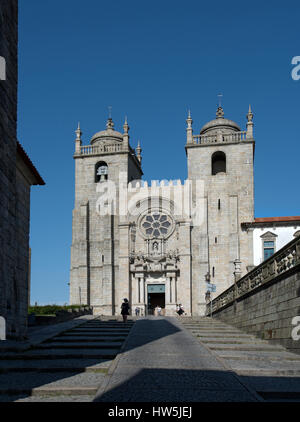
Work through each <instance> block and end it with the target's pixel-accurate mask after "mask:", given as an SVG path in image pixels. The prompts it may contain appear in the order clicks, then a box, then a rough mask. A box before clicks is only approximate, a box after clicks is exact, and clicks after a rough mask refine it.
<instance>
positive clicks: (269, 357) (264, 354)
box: [217, 350, 300, 364]
mask: <svg viewBox="0 0 300 422" xmlns="http://www.w3.org/2000/svg"><path fill="white" fill-rule="evenodd" d="M217 354H218V356H220V357H221V358H223V359H231V360H240V361H241V360H265V361H283V360H284V361H292V362H299V364H300V356H299V355H296V354H293V353H289V352H285V351H271V350H268V351H260V352H259V353H258V352H257V351H253V350H252V351H250V350H246V351H243V350H220V351H219V352H218V353H217Z"/></svg>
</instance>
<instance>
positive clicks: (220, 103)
mask: <svg viewBox="0 0 300 422" xmlns="http://www.w3.org/2000/svg"><path fill="white" fill-rule="evenodd" d="M218 97H219V107H222V97H223V94H218Z"/></svg>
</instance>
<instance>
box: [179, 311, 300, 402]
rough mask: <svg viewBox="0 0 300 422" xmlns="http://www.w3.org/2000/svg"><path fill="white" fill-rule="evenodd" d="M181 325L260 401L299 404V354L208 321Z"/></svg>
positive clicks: (210, 320) (220, 323) (203, 319)
mask: <svg viewBox="0 0 300 422" xmlns="http://www.w3.org/2000/svg"><path fill="white" fill-rule="evenodd" d="M182 323H183V326H184V327H185V328H186V329H187V330H189V331H190V333H191V334H192V335H193V336H194V337H195V338H196V339H197V340H198V341H199V342H200V344H202V345H204V346H205V347H207V349H208V350H210V351H211V353H213V354H214V355H215V356H216V357H218V359H220V361H221V362H222V363H223V364H224V366H225V367H227V368H228V369H231V370H232V371H234V372H235V373H236V374H237V375H238V376H239V379H240V380H241V382H242V383H244V384H246V385H248V386H249V387H250V388H251V389H253V390H254V391H256V392H257V393H258V394H259V396H260V397H262V398H263V399H264V400H266V401H297V402H300V355H298V354H295V353H290V352H288V351H287V350H286V349H285V348H283V347H282V346H280V345H270V344H269V343H268V342H267V341H263V340H260V339H258V338H256V337H254V336H252V335H249V334H245V333H243V332H242V331H240V330H238V329H237V328H235V327H232V326H229V325H227V324H224V323H222V322H221V321H218V320H214V319H211V318H202V319H199V320H198V321H196V320H193V319H184V320H182Z"/></svg>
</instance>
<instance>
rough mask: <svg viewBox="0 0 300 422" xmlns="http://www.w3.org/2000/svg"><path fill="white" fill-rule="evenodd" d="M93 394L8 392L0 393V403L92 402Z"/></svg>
mask: <svg viewBox="0 0 300 422" xmlns="http://www.w3.org/2000/svg"><path fill="white" fill-rule="evenodd" d="M93 400H94V394H90V395H88V394H80V395H77V396H75V395H72V394H69V395H64V394H63V393H61V394H52V395H49V394H45V395H42V396H37V395H35V396H28V397H24V394H10V395H3V394H2V395H0V403H8V402H14V403H41V402H42V403H58V402H60V403H76V402H78V403H82V402H93Z"/></svg>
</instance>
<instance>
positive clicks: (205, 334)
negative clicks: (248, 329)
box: [197, 333, 259, 340]
mask: <svg viewBox="0 0 300 422" xmlns="http://www.w3.org/2000/svg"><path fill="white" fill-rule="evenodd" d="M197 337H200V338H202V337H205V338H212V339H215V338H218V339H223V338H224V339H227V338H232V339H234V338H237V339H239V338H245V339H246V338H249V339H255V338H256V337H253V336H251V335H249V334H229V335H224V334H210V333H201V334H198V335H197ZM257 340H259V339H257Z"/></svg>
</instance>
